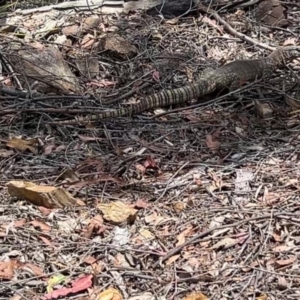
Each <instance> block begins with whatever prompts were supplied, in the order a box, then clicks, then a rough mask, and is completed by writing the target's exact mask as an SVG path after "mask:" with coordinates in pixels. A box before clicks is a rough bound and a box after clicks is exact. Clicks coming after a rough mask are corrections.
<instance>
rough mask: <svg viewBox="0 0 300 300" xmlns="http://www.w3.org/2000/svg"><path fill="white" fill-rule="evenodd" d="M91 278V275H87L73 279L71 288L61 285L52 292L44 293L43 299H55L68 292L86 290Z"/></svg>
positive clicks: (73, 292) (90, 283)
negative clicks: (61, 286)
mask: <svg viewBox="0 0 300 300" xmlns="http://www.w3.org/2000/svg"><path fill="white" fill-rule="evenodd" d="M92 278H93V275H87V276H84V277H81V278H79V279H77V280H75V281H73V283H72V287H71V288H67V287H63V288H60V289H58V290H55V291H53V292H52V293H49V294H46V295H45V296H44V297H43V299H47V300H50V299H56V298H58V297H60V296H67V295H69V294H71V293H72V294H75V293H77V292H81V291H84V290H86V289H87V288H89V287H91V286H92V283H93V282H92Z"/></svg>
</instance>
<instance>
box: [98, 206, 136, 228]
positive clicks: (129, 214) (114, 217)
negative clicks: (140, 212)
mask: <svg viewBox="0 0 300 300" xmlns="http://www.w3.org/2000/svg"><path fill="white" fill-rule="evenodd" d="M97 208H98V209H100V210H101V211H102V213H103V218H104V219H105V220H106V221H111V222H113V223H116V224H120V223H123V222H125V221H127V222H133V221H134V220H135V217H136V213H137V209H134V208H132V207H130V206H128V205H127V204H125V203H123V202H121V201H116V202H112V203H108V204H99V205H98V206H97Z"/></svg>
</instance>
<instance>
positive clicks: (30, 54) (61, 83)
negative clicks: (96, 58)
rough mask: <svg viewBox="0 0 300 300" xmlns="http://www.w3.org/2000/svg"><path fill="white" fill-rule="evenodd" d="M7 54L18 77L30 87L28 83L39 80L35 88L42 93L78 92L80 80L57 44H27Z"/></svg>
mask: <svg viewBox="0 0 300 300" xmlns="http://www.w3.org/2000/svg"><path fill="white" fill-rule="evenodd" d="M14 46H15V48H14V50H13V51H12V52H11V53H10V54H9V55H7V58H8V59H9V60H10V62H11V64H12V66H13V68H14V70H15V71H16V72H17V73H18V75H19V76H18V78H19V79H20V81H21V83H22V84H23V85H24V88H26V89H27V88H28V83H29V84H30V85H31V84H32V83H33V82H38V85H37V86H36V87H35V90H36V91H38V92H41V93H47V92H48V93H50V92H54V93H56V92H61V91H62V92H65V93H70V92H78V86H79V84H78V81H77V78H76V77H75V75H74V74H73V73H72V72H71V70H70V68H69V66H68V65H67V63H66V62H65V61H64V59H63V56H62V54H61V52H60V51H59V50H58V48H56V47H55V46H50V47H44V46H41V45H39V46H37V47H32V46H29V45H28V46H27V47H26V49H19V48H18V46H16V45H14Z"/></svg>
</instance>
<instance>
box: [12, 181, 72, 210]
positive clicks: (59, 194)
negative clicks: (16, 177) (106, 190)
mask: <svg viewBox="0 0 300 300" xmlns="http://www.w3.org/2000/svg"><path fill="white" fill-rule="evenodd" d="M7 187H8V192H9V194H10V196H11V197H18V198H21V199H26V200H27V201H29V202H31V203H32V204H34V205H37V206H45V207H47V208H55V207H57V208H62V207H66V206H76V205H78V202H77V201H76V200H75V199H74V198H73V197H72V195H71V194H70V193H69V192H68V191H65V190H64V189H62V188H59V187H58V188H56V187H54V186H39V185H36V184H34V183H32V182H28V181H10V182H8V184H7Z"/></svg>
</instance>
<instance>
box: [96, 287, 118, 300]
mask: <svg viewBox="0 0 300 300" xmlns="http://www.w3.org/2000/svg"><path fill="white" fill-rule="evenodd" d="M122 299H123V297H122V295H121V293H120V292H119V291H118V290H116V289H114V288H108V289H107V290H105V291H103V292H102V293H100V294H99V295H98V296H97V298H96V300H122Z"/></svg>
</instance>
